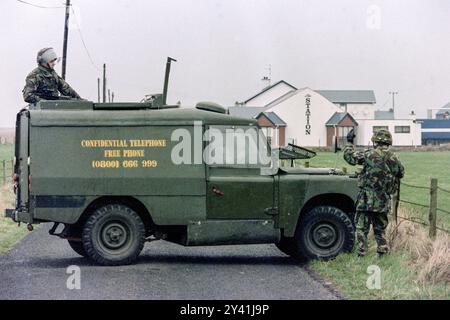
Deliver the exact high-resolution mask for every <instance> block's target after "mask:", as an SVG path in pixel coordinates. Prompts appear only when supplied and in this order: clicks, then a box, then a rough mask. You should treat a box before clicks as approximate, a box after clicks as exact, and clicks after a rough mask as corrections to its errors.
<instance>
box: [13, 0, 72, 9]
mask: <svg viewBox="0 0 450 320" xmlns="http://www.w3.org/2000/svg"><path fill="white" fill-rule="evenodd" d="M16 1H17V2H20V3H24V4H27V5H29V6H33V7H36V8H41V9H60V8H65V7H64V6H58V7H57V6H41V5H39V4H34V3H31V2H26V1H23V0H16Z"/></svg>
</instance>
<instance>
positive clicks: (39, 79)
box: [22, 66, 81, 103]
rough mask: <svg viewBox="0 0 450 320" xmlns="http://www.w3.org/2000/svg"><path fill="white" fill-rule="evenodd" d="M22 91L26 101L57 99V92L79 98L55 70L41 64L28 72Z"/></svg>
mask: <svg viewBox="0 0 450 320" xmlns="http://www.w3.org/2000/svg"><path fill="white" fill-rule="evenodd" d="M22 92H23V99H24V100H25V102H28V103H36V102H38V101H39V100H42V99H46V100H57V99H59V93H61V94H62V95H64V96H69V97H72V98H77V99H80V98H81V97H80V96H79V95H78V93H76V92H75V90H73V89H72V88H71V87H70V86H69V85H68V84H67V82H65V81H64V79H63V78H61V77H60V76H59V75H58V74H57V73H56V71H55V70H51V69H48V68H45V67H43V66H39V67H37V68H36V69H34V70H33V71H31V72H30V74H29V75H28V76H27V78H26V80H25V87H24V88H23V90H22Z"/></svg>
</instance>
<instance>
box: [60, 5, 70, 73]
mask: <svg viewBox="0 0 450 320" xmlns="http://www.w3.org/2000/svg"><path fill="white" fill-rule="evenodd" d="M69 15H70V0H66V15H65V18H64V42H63V56H62V72H61V77H62V78H63V79H66V57H67V38H68V37H69Z"/></svg>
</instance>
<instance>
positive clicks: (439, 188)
mask: <svg viewBox="0 0 450 320" xmlns="http://www.w3.org/2000/svg"><path fill="white" fill-rule="evenodd" d="M437 188H438V190H441V191H443V192H447V193H450V191H449V190H446V189H444V188H441V187H437Z"/></svg>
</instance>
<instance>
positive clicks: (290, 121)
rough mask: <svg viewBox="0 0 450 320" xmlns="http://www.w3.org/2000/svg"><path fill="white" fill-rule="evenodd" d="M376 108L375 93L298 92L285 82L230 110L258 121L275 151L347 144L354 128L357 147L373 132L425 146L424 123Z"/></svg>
mask: <svg viewBox="0 0 450 320" xmlns="http://www.w3.org/2000/svg"><path fill="white" fill-rule="evenodd" d="M375 103H376V99H375V94H374V92H373V91H372V90H313V89H311V88H307V87H306V88H300V89H297V88H296V87H295V86H293V85H291V84H289V83H287V82H286V81H283V80H281V81H278V82H277V83H275V84H273V85H271V86H269V87H266V88H265V89H264V90H262V91H261V92H259V93H257V94H255V95H253V96H252V97H250V98H249V99H247V100H245V101H244V102H241V103H239V106H234V107H230V108H229V111H230V114H232V115H235V116H239V117H245V118H254V119H257V120H258V123H259V125H260V127H262V128H263V131H264V133H265V134H266V136H267V137H268V138H269V140H270V141H271V143H272V145H273V146H279V145H280V146H283V145H286V144H287V143H294V144H299V145H302V146H305V147H324V146H331V145H332V141H333V136H336V137H338V143H339V144H340V145H343V144H345V142H346V141H345V138H346V136H347V133H348V132H349V131H350V130H352V129H354V130H355V132H356V134H357V136H356V144H358V145H366V144H367V141H370V137H372V134H373V132H374V130H377V129H378V128H382V127H383V128H386V127H387V128H388V129H389V130H390V131H391V133H392V134H393V141H394V145H407V146H410V145H420V144H421V137H420V123H419V124H418V123H416V122H414V120H413V119H402V120H396V119H394V113H393V111H392V110H390V111H378V110H375Z"/></svg>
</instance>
